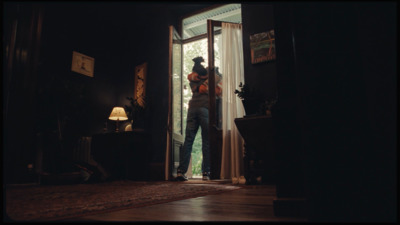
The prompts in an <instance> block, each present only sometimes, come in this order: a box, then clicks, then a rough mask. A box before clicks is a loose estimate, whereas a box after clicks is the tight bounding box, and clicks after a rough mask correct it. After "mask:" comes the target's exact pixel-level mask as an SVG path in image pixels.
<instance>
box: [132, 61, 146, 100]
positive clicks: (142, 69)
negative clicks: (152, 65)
mask: <svg viewBox="0 0 400 225" xmlns="http://www.w3.org/2000/svg"><path fill="white" fill-rule="evenodd" d="M146 73H147V63H143V64H142V65H139V66H136V68H135V88H134V91H135V93H134V95H133V96H134V99H136V101H137V103H138V104H139V105H140V106H142V107H145V97H146Z"/></svg>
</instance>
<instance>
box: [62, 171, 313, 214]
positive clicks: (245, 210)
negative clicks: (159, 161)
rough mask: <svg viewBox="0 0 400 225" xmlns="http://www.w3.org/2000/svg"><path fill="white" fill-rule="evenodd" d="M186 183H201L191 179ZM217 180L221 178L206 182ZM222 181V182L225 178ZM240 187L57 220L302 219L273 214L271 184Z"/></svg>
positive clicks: (273, 195) (272, 187)
mask: <svg viewBox="0 0 400 225" xmlns="http://www.w3.org/2000/svg"><path fill="white" fill-rule="evenodd" d="M186 182H188V183H198V182H203V181H201V180H197V179H192V180H189V181H186ZM208 182H214V183H221V182H223V181H218V180H216V181H208ZM225 182H226V181H225ZM240 186H241V187H243V188H241V189H238V190H234V191H227V192H223V193H220V194H215V195H207V196H203V197H197V198H191V199H185V200H179V201H174V202H169V203H163V204H156V205H150V206H144V207H139V208H132V209H125V210H120V211H116V212H109V213H104V214H97V215H90V216H84V217H78V218H73V219H66V220H62V221H60V222H79V221H82V222H133V221H134V222H137V221H146V222H149V221H155V222H157V221H205V222H206V221H264V222H305V221H306V220H305V219H301V218H283V217H275V216H274V213H273V200H274V199H275V198H276V195H275V190H276V189H275V186H274V185H240Z"/></svg>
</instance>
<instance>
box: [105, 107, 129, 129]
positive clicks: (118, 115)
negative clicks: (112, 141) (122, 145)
mask: <svg viewBox="0 0 400 225" xmlns="http://www.w3.org/2000/svg"><path fill="white" fill-rule="evenodd" d="M108 119H110V120H116V121H117V124H116V127H115V132H118V121H120V120H128V117H127V116H126V113H125V109H124V108H123V107H114V108H113V110H112V112H111V114H110V116H109V117H108Z"/></svg>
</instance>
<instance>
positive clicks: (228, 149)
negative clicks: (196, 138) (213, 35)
mask: <svg viewBox="0 0 400 225" xmlns="http://www.w3.org/2000/svg"><path fill="white" fill-rule="evenodd" d="M220 41H221V43H220V48H221V53H222V54H221V66H220V67H221V72H222V74H223V82H222V90H223V91H222V137H223V142H222V162H221V178H222V179H232V182H233V183H240V184H244V183H245V181H246V180H245V178H244V169H243V164H244V163H243V154H244V147H243V144H244V141H243V138H242V137H241V135H240V133H239V131H238V129H237V128H236V125H235V122H234V120H235V118H240V117H243V115H244V108H243V104H242V101H241V100H240V99H239V98H238V97H237V96H236V94H235V93H234V91H235V89H237V88H238V86H239V83H240V82H243V83H244V67H243V41H242V25H241V24H234V23H222V33H221V38H220Z"/></svg>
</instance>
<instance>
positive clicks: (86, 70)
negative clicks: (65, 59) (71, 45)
mask: <svg viewBox="0 0 400 225" xmlns="http://www.w3.org/2000/svg"><path fill="white" fill-rule="evenodd" d="M71 70H72V71H74V72H77V73H80V74H83V75H86V76H89V77H93V74H94V73H93V72H94V58H92V57H89V56H87V55H84V54H82V53H79V52H76V51H72V65H71Z"/></svg>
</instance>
